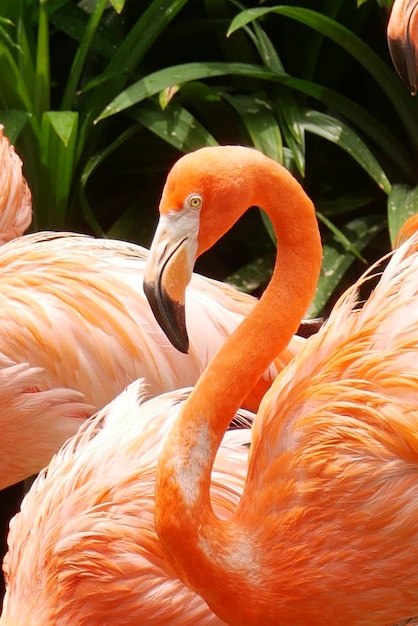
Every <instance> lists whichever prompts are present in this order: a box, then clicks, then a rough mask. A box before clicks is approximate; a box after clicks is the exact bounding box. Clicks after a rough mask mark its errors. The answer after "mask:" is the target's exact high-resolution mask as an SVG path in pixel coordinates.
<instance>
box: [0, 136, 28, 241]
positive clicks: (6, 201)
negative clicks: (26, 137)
mask: <svg viewBox="0 0 418 626" xmlns="http://www.w3.org/2000/svg"><path fill="white" fill-rule="evenodd" d="M31 222H32V198H31V193H30V189H29V186H28V184H27V182H26V180H25V178H24V177H23V175H22V161H21V159H20V157H19V156H18V155H17V154H16V151H15V149H14V146H11V145H10V142H9V140H8V138H7V137H6V136H5V135H4V126H3V125H2V124H0V245H1V244H3V243H5V242H6V241H9V240H10V239H14V237H18V236H19V235H22V234H23V233H24V232H25V230H26V229H27V228H29V226H30V224H31Z"/></svg>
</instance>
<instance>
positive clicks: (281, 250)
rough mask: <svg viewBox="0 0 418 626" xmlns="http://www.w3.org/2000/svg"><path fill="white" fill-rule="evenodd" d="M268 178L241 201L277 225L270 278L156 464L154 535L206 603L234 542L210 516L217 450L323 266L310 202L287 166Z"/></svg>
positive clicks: (306, 302) (288, 334)
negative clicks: (225, 549)
mask: <svg viewBox="0 0 418 626" xmlns="http://www.w3.org/2000/svg"><path fill="white" fill-rule="evenodd" d="M269 177H270V179H271V172H269ZM273 178H274V179H273V181H271V182H269V184H264V185H260V186H259V188H258V189H257V192H256V194H255V197H252V196H251V198H250V199H248V201H247V202H248V203H247V205H246V206H250V205H258V206H260V207H262V208H263V209H264V210H265V211H266V212H267V214H268V215H269V217H270V219H271V221H272V223H273V226H274V228H275V231H276V235H277V240H278V252H277V257H276V263H275V268H274V272H273V275H272V279H271V281H270V284H269V286H268V287H267V289H266V291H265V292H264V294H263V296H262V298H261V299H260V301H259V303H258V304H257V305H256V307H255V308H254V309H253V311H252V312H251V313H250V314H249V315H248V317H247V318H246V319H244V321H243V322H242V323H241V324H240V326H239V327H238V328H237V330H236V331H235V332H234V333H233V334H232V335H231V336H230V337H229V338H228V339H227V341H226V342H225V344H224V345H223V346H222V348H221V349H220V350H219V351H218V353H217V354H216V355H215V356H214V358H213V359H212V361H211V362H210V364H209V366H208V367H207V368H206V370H205V372H204V373H203V375H202V376H201V378H200V380H199V382H198V383H197V385H196V386H195V388H194V390H193V392H192V393H191V395H190V396H189V398H188V399H187V401H186V402H185V404H184V405H183V407H182V409H181V411H180V414H179V417H178V420H177V421H176V424H175V426H174V427H173V429H172V431H171V432H170V434H169V436H168V439H167V443H166V445H165V447H164V449H163V452H162V454H161V457H160V461H159V465H158V469H157V485H156V508H155V520H156V526H157V531H158V534H159V536H160V539H161V542H162V544H163V546H164V549H165V552H166V555H167V558H168V560H169V561H171V564H172V565H173V567H174V569H175V571H176V574H177V575H178V576H179V577H180V578H181V579H182V580H183V582H185V583H186V584H188V585H189V586H191V587H192V588H194V589H195V590H196V591H197V592H198V593H202V595H203V596H204V597H205V599H206V600H207V597H208V594H210V593H212V592H213V589H214V588H216V586H218V587H219V588H222V585H224V582H222V583H220V580H222V575H221V574H220V570H221V563H217V564H216V565H215V564H214V559H215V555H219V553H220V552H222V550H220V549H219V547H220V546H221V545H222V544H223V543H224V542H230V543H231V541H232V535H231V534H230V529H231V524H229V523H227V522H225V521H222V520H220V519H219V518H217V517H216V516H215V514H214V513H213V510H212V507H211V502H210V483H211V472H212V467H213V463H214V459H215V456H216V453H217V450H218V448H219V445H220V443H221V441H222V438H223V435H224V433H225V431H226V430H227V428H228V425H229V424H230V422H231V420H232V418H233V417H234V414H235V412H236V410H237V409H238V408H239V407H240V406H241V405H242V403H243V401H244V399H245V397H246V396H247V395H248V392H249V391H250V390H251V388H252V387H253V386H254V385H255V384H256V382H257V381H258V380H259V378H260V377H261V376H262V374H263V373H264V371H265V370H266V369H267V367H268V366H269V365H270V363H271V362H272V361H273V359H274V358H275V357H276V356H277V355H278V354H279V353H280V352H281V351H282V350H283V349H284V348H285V347H286V346H287V344H288V343H289V341H290V339H291V338H292V336H293V334H294V333H295V332H296V330H297V328H298V326H299V323H300V320H301V319H302V317H303V315H304V314H305V313H306V310H307V308H308V306H309V304H310V302H311V299H312V297H313V294H314V292H315V289H316V284H317V279H318V275H319V270H320V264H321V257H322V248H321V242H320V236H319V230H318V225H317V221H316V217H315V210H314V207H313V205H312V203H311V201H310V200H309V198H308V197H307V196H306V194H305V192H304V191H303V190H302V188H301V186H300V185H299V184H298V183H297V181H296V180H295V179H294V178H293V177H292V176H291V175H290V174H289V172H287V170H284V169H283V168H281V167H279V166H278V169H277V172H276V171H275V172H274V177H273ZM253 191H254V190H253ZM231 204H232V203H231ZM245 208H246V207H245ZM244 210H245V209H244ZM242 212H244V211H242ZM234 535H235V533H234ZM213 542H215V544H216V546H215V545H214V543H213ZM219 575H221V579H220V580H219V578H218V580H216V581H215V580H214V578H216V577H219ZM240 584H241V583H240ZM207 601H208V600H207Z"/></svg>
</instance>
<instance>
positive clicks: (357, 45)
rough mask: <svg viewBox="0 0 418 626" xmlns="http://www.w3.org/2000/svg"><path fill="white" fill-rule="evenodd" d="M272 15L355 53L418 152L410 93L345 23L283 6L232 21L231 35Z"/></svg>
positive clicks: (417, 127) (241, 15) (417, 129)
mask: <svg viewBox="0 0 418 626" xmlns="http://www.w3.org/2000/svg"><path fill="white" fill-rule="evenodd" d="M269 13H277V14H280V15H283V16H286V17H289V18H291V19H293V20H297V21H299V22H301V23H303V24H305V25H306V26H309V27H311V28H313V29H315V30H317V31H318V32H320V33H322V34H323V35H326V36H327V37H329V38H330V39H332V40H333V41H334V42H335V43H337V44H338V45H340V46H342V47H343V48H344V49H345V50H346V51H347V52H348V53H349V54H351V55H352V56H353V58H355V59H356V60H357V61H358V62H359V63H360V64H361V65H362V66H363V67H364V68H365V69H366V70H367V71H368V72H369V73H370V74H371V76H373V78H374V79H375V81H376V82H377V84H378V85H380V87H381V88H382V90H383V91H384V92H385V93H386V95H387V97H388V98H389V99H390V100H391V102H392V104H393V106H394V108H395V110H396V111H397V113H398V115H399V116H400V118H401V119H402V121H403V123H404V126H405V128H406V129H407V131H408V132H410V133H412V137H411V141H412V143H413V144H414V145H415V150H416V151H418V119H417V115H416V107H415V104H414V103H413V102H411V98H410V97H409V94H408V93H407V91H406V90H405V89H402V88H401V85H400V83H399V80H398V78H397V76H396V74H395V72H394V71H393V69H392V68H391V67H389V66H388V65H386V63H385V62H384V61H383V60H382V59H381V58H380V57H379V55H378V54H376V53H375V52H374V50H372V49H371V48H370V47H369V46H368V45H367V44H366V43H365V42H364V41H363V40H362V39H360V37H357V35H355V34H354V33H353V32H351V31H350V30H349V29H348V28H346V27H345V26H343V25H342V24H339V23H338V22H336V21H335V20H333V19H331V18H329V17H328V16H326V15H322V14H321V13H318V12H317V11H313V10H311V9H305V8H301V7H290V6H285V5H280V6H275V7H267V8H256V9H248V10H246V11H242V12H241V13H239V14H238V15H236V16H235V18H234V19H233V20H232V22H231V25H230V27H229V30H228V35H231V34H232V33H233V32H234V31H236V30H237V29H239V28H242V27H243V26H245V25H246V24H249V23H250V22H252V21H254V20H257V19H259V18H260V17H263V16H266V15H267V14H269Z"/></svg>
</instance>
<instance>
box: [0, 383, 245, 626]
mask: <svg viewBox="0 0 418 626" xmlns="http://www.w3.org/2000/svg"><path fill="white" fill-rule="evenodd" d="M146 394H147V386H146V385H145V384H144V383H143V382H141V381H136V382H134V383H131V385H130V386H129V387H128V388H127V389H126V390H125V391H123V392H122V393H121V394H120V396H118V397H117V398H116V399H115V400H113V401H112V403H111V404H109V405H108V406H107V407H106V408H104V409H102V410H101V411H100V412H99V414H98V415H97V416H96V417H94V418H91V420H88V421H87V422H85V423H84V424H83V425H82V426H81V427H80V430H79V431H78V433H77V435H76V436H75V437H74V438H73V439H71V440H70V441H69V442H67V444H66V445H65V446H64V447H63V449H62V450H60V451H59V452H58V454H57V455H56V456H55V457H54V458H53V459H52V461H51V463H50V465H49V467H48V468H47V469H46V470H45V471H44V472H42V473H41V474H40V475H39V476H38V478H37V479H36V481H35V482H34V484H33V485H32V487H31V489H30V491H29V492H28V494H27V495H26V497H25V499H24V501H23V504H22V510H21V512H20V513H19V514H18V515H16V517H15V518H14V519H13V520H12V522H11V525H10V534H9V539H8V541H9V552H8V554H7V557H6V559H5V566H4V568H5V572H6V578H7V579H8V585H7V593H6V596H5V599H4V608H3V613H2V616H1V618H0V624H1V626H19V625H21V626H39V625H40V624H42V625H44V626H47V625H52V624H60V625H61V626H74V624H80V625H81V624H88V625H89V626H105V625H106V624H118V625H121V626H123V625H125V626H126V625H134V624H135V625H137V624H141V626H155V625H157V624H158V626H196V625H197V624H199V626H218V625H219V626H220V625H221V624H222V623H223V622H221V621H220V620H219V619H218V618H217V617H216V616H215V615H214V614H213V613H212V611H211V610H210V609H209V608H208V606H207V604H206V603H205V602H204V600H202V598H200V597H199V596H198V595H196V594H195V593H194V592H193V591H191V590H190V589H189V588H188V587H186V586H185V585H183V584H182V583H181V582H180V581H179V580H178V578H177V577H176V576H175V574H174V572H173V570H172V568H171V567H170V565H169V564H168V563H167V560H166V559H165V557H164V553H163V551H162V548H161V545H160V542H159V540H158V537H157V534H156V531H155V525H154V491H155V474H156V464H157V459H158V456H159V454H160V453H161V449H162V446H163V443H164V441H165V439H166V437H167V433H168V431H169V429H170V427H171V426H172V424H173V422H174V420H175V419H176V416H177V414H178V411H179V409H180V407H181V406H182V404H183V402H184V398H185V397H186V396H187V392H186V391H174V392H169V393H167V394H165V395H162V396H160V397H158V398H154V399H151V400H146V398H145V396H146ZM246 418H247V415H246V414H245V413H244V415H243V416H242V419H244V420H245V419H246ZM249 434H250V430H248V429H247V430H232V431H230V432H228V433H227V434H226V436H225V439H224V442H223V443H222V445H221V447H220V450H219V453H218V455H217V459H216V461H215V467H214V473H213V477H212V478H213V481H212V488H211V497H212V503H213V506H214V509H215V511H216V513H217V515H219V516H220V517H222V518H225V519H226V518H228V517H229V515H230V514H231V511H232V510H233V509H234V508H235V506H236V504H237V502H238V499H239V496H240V494H241V492H242V488H243V485H244V477H245V473H246V466H247V455H248V447H247V446H245V445H244V444H246V443H247V444H248V442H249V439H250V436H249Z"/></svg>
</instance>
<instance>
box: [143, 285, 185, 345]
mask: <svg viewBox="0 0 418 626" xmlns="http://www.w3.org/2000/svg"><path fill="white" fill-rule="evenodd" d="M144 293H145V296H146V298H147V300H148V302H149V305H150V307H151V310H152V312H153V314H154V317H155V319H156V320H157V322H158V324H159V325H160V327H161V329H162V330H163V331H164V333H165V335H166V336H167V338H168V340H169V341H170V342H171V344H172V345H173V346H174V348H176V349H177V350H178V351H179V352H183V353H184V354H187V353H188V352H189V336H188V334H187V329H186V320H185V312H184V305H183V304H180V303H179V302H177V301H175V300H172V299H171V298H170V297H169V296H168V294H167V292H166V291H165V290H164V289H161V286H160V285H157V284H156V283H154V282H146V281H144Z"/></svg>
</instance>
